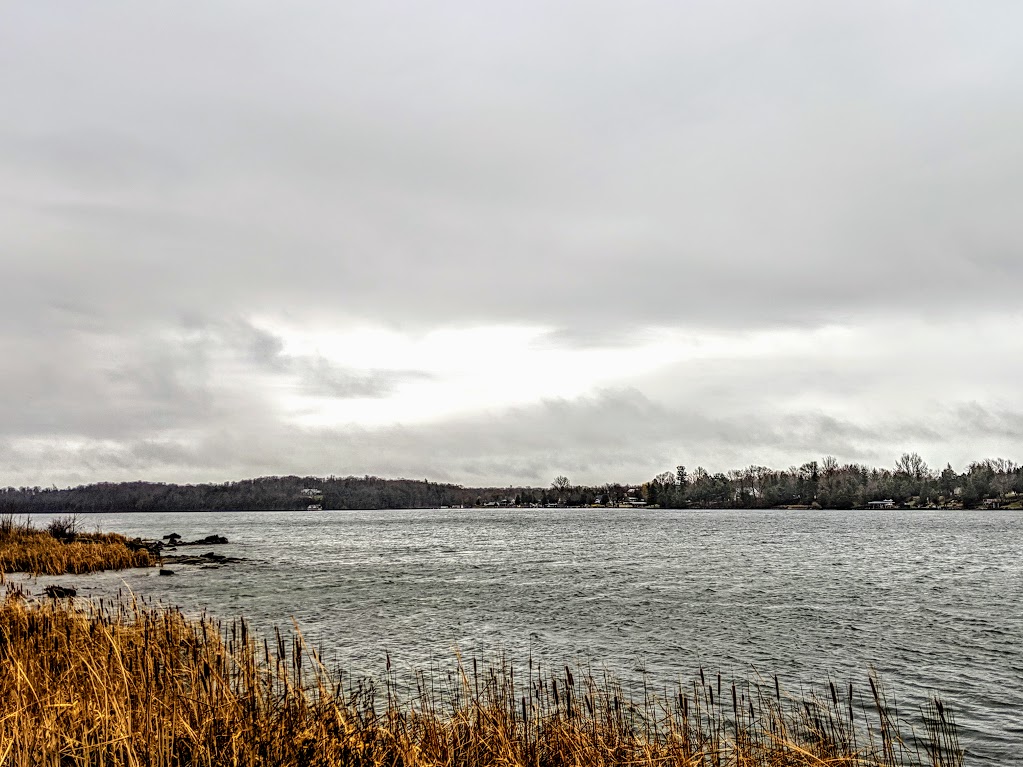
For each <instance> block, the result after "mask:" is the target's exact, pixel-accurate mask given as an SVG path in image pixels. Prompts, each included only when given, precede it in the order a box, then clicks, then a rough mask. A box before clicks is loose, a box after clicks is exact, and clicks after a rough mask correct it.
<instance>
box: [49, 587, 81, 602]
mask: <svg viewBox="0 0 1023 767" xmlns="http://www.w3.org/2000/svg"><path fill="white" fill-rule="evenodd" d="M43 591H45V592H46V595H47V596H48V597H50V599H66V598H67V597H74V596H78V590H77V589H74V588H72V587H71V586H47V587H46V588H45V589H43Z"/></svg>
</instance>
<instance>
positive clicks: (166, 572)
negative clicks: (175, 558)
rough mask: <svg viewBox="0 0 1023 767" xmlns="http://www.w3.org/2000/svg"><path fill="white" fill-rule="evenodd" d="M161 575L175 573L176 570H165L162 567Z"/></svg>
mask: <svg viewBox="0 0 1023 767" xmlns="http://www.w3.org/2000/svg"><path fill="white" fill-rule="evenodd" d="M160 575H174V571H173V570H164V569H162V568H161V570H160Z"/></svg>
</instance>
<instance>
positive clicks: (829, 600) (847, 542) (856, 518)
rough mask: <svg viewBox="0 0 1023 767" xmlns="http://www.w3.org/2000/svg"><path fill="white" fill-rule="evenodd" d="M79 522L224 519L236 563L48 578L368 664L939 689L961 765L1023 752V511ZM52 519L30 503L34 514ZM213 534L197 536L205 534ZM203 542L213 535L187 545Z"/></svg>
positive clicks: (134, 521)
mask: <svg viewBox="0 0 1023 767" xmlns="http://www.w3.org/2000/svg"><path fill="white" fill-rule="evenodd" d="M81 519H82V521H83V523H84V525H85V526H86V527H87V528H90V529H91V528H94V527H96V528H99V529H103V530H112V531H118V532H122V533H126V534H128V535H141V536H145V537H152V538H159V537H161V536H162V535H165V534H167V533H171V532H177V533H180V534H181V535H183V536H185V537H186V538H193V537H202V536H205V535H207V534H210V533H219V534H222V535H226V536H227V537H228V538H229V539H230V540H231V544H230V545H228V546H222V547H218V548H217V550H218V551H220V552H221V553H225V554H231V555H234V556H240V557H243V558H244V559H245V561H244V562H243V563H241V564H235V565H230V566H227V567H224V568H222V569H217V570H203V569H199V568H197V567H190V566H185V565H178V566H175V570H176V571H177V574H176V575H174V576H173V577H169V578H167V577H165V578H161V577H157V576H156V575H155V574H154V573H153V572H152V571H128V572H123V573H117V574H111V573H103V574H96V575H90V576H76V577H72V578H69V577H68V576H64V577H62V578H57V579H40V580H39V582H38V583H37V584H36V585H35V586H33V587H32V588H33V589H41V586H42V585H44V584H45V583H48V582H51V581H58V582H60V583H68V584H73V585H76V586H77V587H78V588H79V593H80V594H83V593H84V594H87V595H93V596H105V595H109V594H110V593H111V591H112V590H116V588H117V587H118V586H121V585H125V584H126V585H127V586H128V587H129V588H130V589H132V590H133V591H135V592H136V593H139V594H143V595H146V596H150V597H154V598H157V599H161V600H163V601H166V602H170V603H174V604H177V605H180V606H182V607H183V608H184V609H186V610H189V611H196V610H200V609H206V610H207V611H208V612H209V613H211V614H213V615H216V616H219V617H225V618H230V617H235V616H238V615H244V616H246V617H248V618H250V619H252V621H253V622H254V623H255V624H256V625H257V626H264V627H265V626H269V625H271V624H285V625H286V624H287V623H288V622H289V619H290V618H291V617H292V616H293V617H294V618H295V619H296V620H297V621H298V623H299V625H300V626H301V628H302V630H303V633H304V634H305V635H306V637H307V638H309V639H311V640H312V641H313V642H314V643H316V644H318V645H320V646H321V647H322V648H323V651H324V654H325V656H327V657H333V658H336V659H337V660H339V661H340V662H341V663H343V664H344V665H345V666H346V667H347V668H349V669H351V670H353V671H355V672H357V673H358V672H364V671H368V672H377V671H380V670H381V667H382V665H383V659H384V653H385V651H389V652H390V654H391V656H392V658H393V659H394V661H395V662H396V663H397V664H398V665H399V667H406V668H408V667H413V666H415V667H425V666H428V665H430V664H431V663H432V664H439V665H444V664H447V663H451V662H452V659H453V658H454V653H455V651H456V650H459V651H461V652H463V653H472V652H484V653H487V654H488V655H492V654H493V653H495V652H499V651H505V652H506V654H507V655H508V657H509V658H510V659H512V660H514V661H516V662H522V663H524V662H525V660H526V658H527V655H528V654H530V653H531V654H532V656H533V657H534V658H537V657H540V658H544V659H546V660H549V661H551V662H554V663H557V662H569V663H577V664H587V663H592V664H593V665H594V666H595V667H596V668H597V669H600V668H602V667H605V666H606V667H607V668H609V669H611V670H612V671H614V672H616V673H617V674H619V675H620V676H623V677H626V678H635V677H638V676H640V675H641V673H643V672H645V673H646V674H648V676H649V678H650V679H651V680H652V681H654V682H655V683H670V682H671V681H672V680H676V679H678V678H679V677H682V678H683V679H684V680H689V679H691V678H692V677H693V676H694V675H696V674H698V671H699V668H700V666H701V665H702V666H704V667H705V668H707V669H708V670H713V671H718V670H720V671H722V672H723V673H724V674H725V675H726V676H733V677H735V678H751V677H754V676H755V674H756V672H759V673H761V674H763V675H764V676H770V675H772V674H774V673H778V674H780V675H781V677H782V679H783V682H784V681H787V683H788V686H789V687H790V688H792V689H795V688H796V686H797V685H798V684H799V683H800V682H820V681H823V680H824V678H825V674H828V673H830V674H831V675H832V676H833V677H834V678H835V679H837V680H841V681H852V682H854V683H855V684H864V683H865V682H866V675H867V672H868V670H869V669H870V668H871V667H874V668H876V669H877V670H878V672H879V673H880V675H881V678H882V679H883V680H884V681H885V682H886V683H887V685H888V687H889V689H890V690H891V691H892V692H894V693H895V695H896V697H897V698H898V699H899V700H900V702H901V703H903V704H905V707H908V706H909V705H911V704H913V703H916V702H918V701H920V700H921V699H922V698H923V696H925V695H927V694H928V693H931V692H933V693H938V694H940V695H941V696H942V697H943V698H945V699H946V700H947V701H948V702H949V703H951V704H952V706H953V707H954V710H955V711H956V714H957V717H958V720H959V724H960V735H961V737H962V740H963V742H964V744H965V745H966V746H967V749H968V757H967V763H968V764H980V763H992V764H1010V763H1016V764H1023V748H1021V746H1023V647H1021V644H1020V642H1021V639H1023V564H1021V563H1023V514H1020V513H1018V512H898V511H897V512H892V511H881V512H821V511H805V512H803V511H767V512H765V511H756V512H751V511H714V512H686V511H671V510H662V511H657V510H648V511H641V512H637V511H632V510H567V509H559V510H528V511H526V510H500V511H489V510H488V511H484V510H435V511H422V510H417V511H404V510H403V511H372V512H345V511H323V512H276V513H257V512H234V513H228V514H223V513H216V514H214V513H188V514H146V515H142V514H104V515H89V516H84V517H82V518H81ZM42 522H44V520H39V521H37V524H41V523H42ZM205 550H206V549H202V550H201V551H205ZM193 553H199V552H193Z"/></svg>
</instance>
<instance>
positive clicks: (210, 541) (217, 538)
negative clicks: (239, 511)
mask: <svg viewBox="0 0 1023 767" xmlns="http://www.w3.org/2000/svg"><path fill="white" fill-rule="evenodd" d="M227 542H228V541H227V538H225V537H224V536H222V535H207V536H206V537H205V538H200V539H199V540H197V541H181V540H179V541H176V544H177V545H178V546H214V545H218V544H224V543H227Z"/></svg>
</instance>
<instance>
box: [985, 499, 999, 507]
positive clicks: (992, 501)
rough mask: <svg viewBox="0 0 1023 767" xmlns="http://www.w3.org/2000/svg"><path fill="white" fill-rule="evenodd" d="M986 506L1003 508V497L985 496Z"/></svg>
mask: <svg viewBox="0 0 1023 767" xmlns="http://www.w3.org/2000/svg"><path fill="white" fill-rule="evenodd" d="M984 508H985V509H1000V508H1002V499H1001V498H985V499H984Z"/></svg>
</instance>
